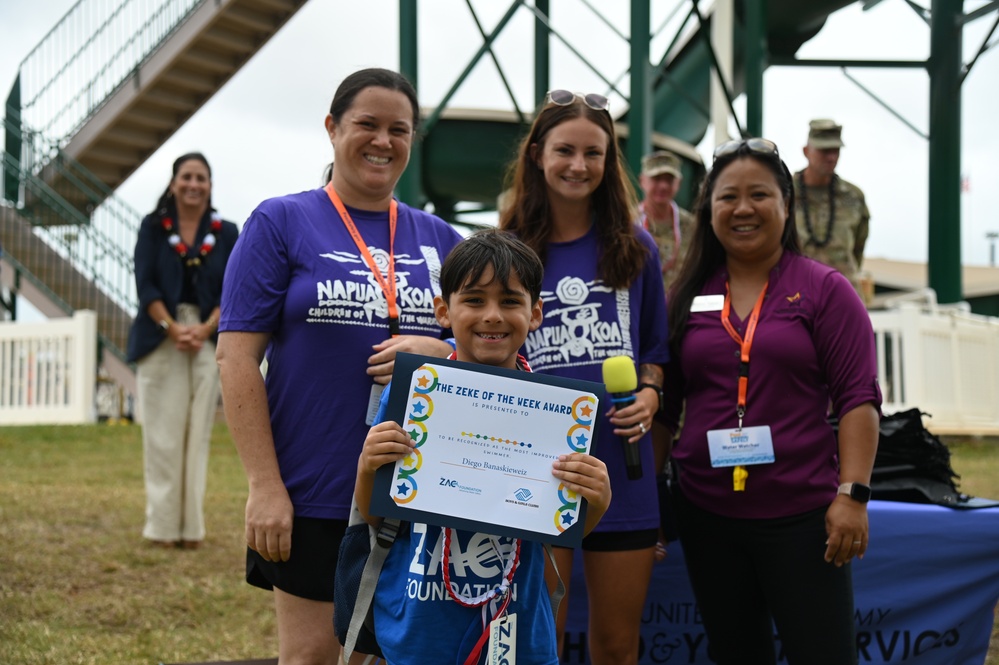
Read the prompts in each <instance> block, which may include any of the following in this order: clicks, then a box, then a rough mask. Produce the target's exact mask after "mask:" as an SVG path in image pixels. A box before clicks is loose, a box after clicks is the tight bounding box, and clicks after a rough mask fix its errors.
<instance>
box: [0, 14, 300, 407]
mask: <svg viewBox="0 0 999 665" xmlns="http://www.w3.org/2000/svg"><path fill="white" fill-rule="evenodd" d="M305 1H306V0H120V1H114V0H110V1H109V0H81V1H80V2H78V3H76V4H75V5H74V6H73V8H72V9H71V10H70V12H69V13H67V14H66V16H64V17H63V18H62V19H60V21H59V22H58V23H57V24H56V25H55V27H54V28H53V29H52V30H51V31H50V32H49V33H48V35H47V36H46V37H45V39H43V40H42V42H41V43H39V44H38V46H36V47H35V48H34V49H33V50H32V52H31V53H30V54H29V55H28V56H27V57H26V58H25V59H24V61H23V62H22V63H21V66H20V68H19V74H18V77H17V79H16V80H15V82H14V85H13V87H12V89H11V91H10V94H9V96H8V98H7V103H6V109H5V118H4V123H3V124H4V136H5V143H4V147H5V150H4V153H3V165H2V178H3V194H4V196H3V198H4V200H5V205H4V207H0V245H2V248H3V251H4V256H3V259H2V260H3V264H4V265H3V271H2V273H0V275H2V277H3V279H4V283H5V285H6V286H8V288H10V289H11V290H12V291H17V292H19V293H21V295H23V296H25V297H27V298H29V299H30V301H31V302H32V304H33V305H35V306H36V307H37V308H39V309H40V310H41V311H42V312H43V313H44V314H46V315H47V316H50V317H54V316H69V315H71V314H72V313H73V312H74V311H75V310H77V309H91V310H94V311H96V312H97V314H98V334H99V339H100V341H101V358H100V360H101V362H102V364H103V366H104V368H105V370H106V371H107V372H108V374H109V375H110V376H111V378H112V379H114V380H115V381H116V382H117V383H119V384H120V385H122V386H123V387H124V388H125V389H126V390H127V391H128V392H130V393H133V394H134V391H135V377H134V372H133V371H132V369H131V368H130V367H129V366H128V364H127V363H126V362H125V353H124V349H125V346H126V343H127V338H128V329H129V326H130V324H131V320H132V318H133V316H134V314H135V311H136V307H137V300H136V295H135V284H134V279H133V276H132V256H131V253H132V247H134V245H135V239H136V232H137V229H138V225H139V222H140V220H141V218H142V215H141V214H140V213H139V212H137V211H135V210H133V209H131V208H129V207H128V206H127V205H125V204H124V203H123V202H122V201H120V200H118V199H116V198H115V197H114V195H113V191H114V189H115V188H116V187H118V186H119V185H120V184H121V183H122V182H124V181H125V179H126V178H128V176H129V175H131V174H132V172H134V171H135V170H136V169H137V168H138V167H139V166H140V165H141V164H142V163H143V162H144V161H145V160H146V159H147V158H148V157H149V156H150V155H151V154H152V153H153V152H155V151H156V149H157V148H158V147H159V146H160V145H161V144H162V143H163V142H164V141H165V140H166V139H167V138H169V137H170V136H171V135H172V134H173V133H174V132H175V131H176V130H177V129H178V128H179V127H180V126H181V125H182V124H183V123H184V122H185V121H186V120H187V119H188V118H190V117H191V116H192V115H193V114H194V113H195V112H196V111H197V110H198V109H199V108H200V107H201V106H202V105H203V104H204V103H205V102H206V101H207V100H208V99H209V98H210V97H211V96H212V95H213V94H214V93H215V92H216V91H218V90H219V89H220V88H221V87H222V86H223V85H224V84H225V82H226V81H228V80H229V79H230V78H231V77H232V75H233V74H234V73H235V72H236V71H238V70H239V68H240V67H242V65H243V64H245V63H246V61H248V60H249V59H250V58H251V57H252V56H253V55H254V54H255V53H256V52H257V51H258V50H259V49H260V48H261V47H262V46H263V45H264V44H265V43H266V42H267V41H268V40H269V39H270V38H271V37H272V36H273V35H274V34H275V33H276V32H277V31H278V30H279V29H280V28H281V27H282V26H283V25H284V24H285V23H286V22H287V21H288V19H290V18H291V17H292V16H293V15H294V14H295V12H296V11H298V9H300V8H301V7H302V5H303V4H304V3H305Z"/></svg>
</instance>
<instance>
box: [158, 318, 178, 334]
mask: <svg viewBox="0 0 999 665" xmlns="http://www.w3.org/2000/svg"><path fill="white" fill-rule="evenodd" d="M174 323H176V321H174V320H173V319H172V318H171V317H170V315H169V314H167V315H166V316H165V317H163V318H162V319H160V320H159V322H158V325H159V327H160V328H163V332H166V331H168V330H170V326H172V325H173V324H174Z"/></svg>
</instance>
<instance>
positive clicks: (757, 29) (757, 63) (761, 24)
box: [743, 2, 768, 136]
mask: <svg viewBox="0 0 999 665" xmlns="http://www.w3.org/2000/svg"><path fill="white" fill-rule="evenodd" d="M743 6H744V8H745V10H746V131H747V132H749V134H750V136H763V72H764V71H765V70H766V68H767V49H768V46H767V3H765V2H747V3H745V5H743Z"/></svg>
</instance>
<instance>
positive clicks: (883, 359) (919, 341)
mask: <svg viewBox="0 0 999 665" xmlns="http://www.w3.org/2000/svg"><path fill="white" fill-rule="evenodd" d="M920 295H921V296H922V297H924V298H927V299H928V300H929V302H928V304H926V305H920V304H916V303H913V302H899V303H897V306H896V308H895V309H889V310H887V311H883V312H871V322H872V323H873V325H874V332H875V336H876V338H877V349H878V380H879V381H880V383H881V390H882V392H883V394H884V404H883V406H882V410H883V412H884V413H885V414H889V413H895V412H896V411H903V410H906V409H911V408H918V409H920V410H921V411H923V412H924V413H926V414H928V416H929V417H927V418H925V419H924V420H925V423H926V427H927V428H928V429H929V430H930V431H932V432H933V433H935V434H992V435H995V434H999V318H995V317H985V316H978V315H975V314H970V313H968V312H967V311H966V310H962V309H960V308H941V307H937V306H936V302H935V297H934V295H933V293H932V292H929V293H925V292H924V293H921V294H920Z"/></svg>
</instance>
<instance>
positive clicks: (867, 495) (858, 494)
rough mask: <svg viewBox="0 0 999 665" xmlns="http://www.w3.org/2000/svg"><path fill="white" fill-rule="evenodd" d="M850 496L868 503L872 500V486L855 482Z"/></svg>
mask: <svg viewBox="0 0 999 665" xmlns="http://www.w3.org/2000/svg"><path fill="white" fill-rule="evenodd" d="M850 498H852V499H854V500H856V501H859V502H861V503H867V502H868V501H870V500H871V488H870V487H868V486H867V485H861V484H860V483H854V484H853V487H852V488H851V489H850Z"/></svg>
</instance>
